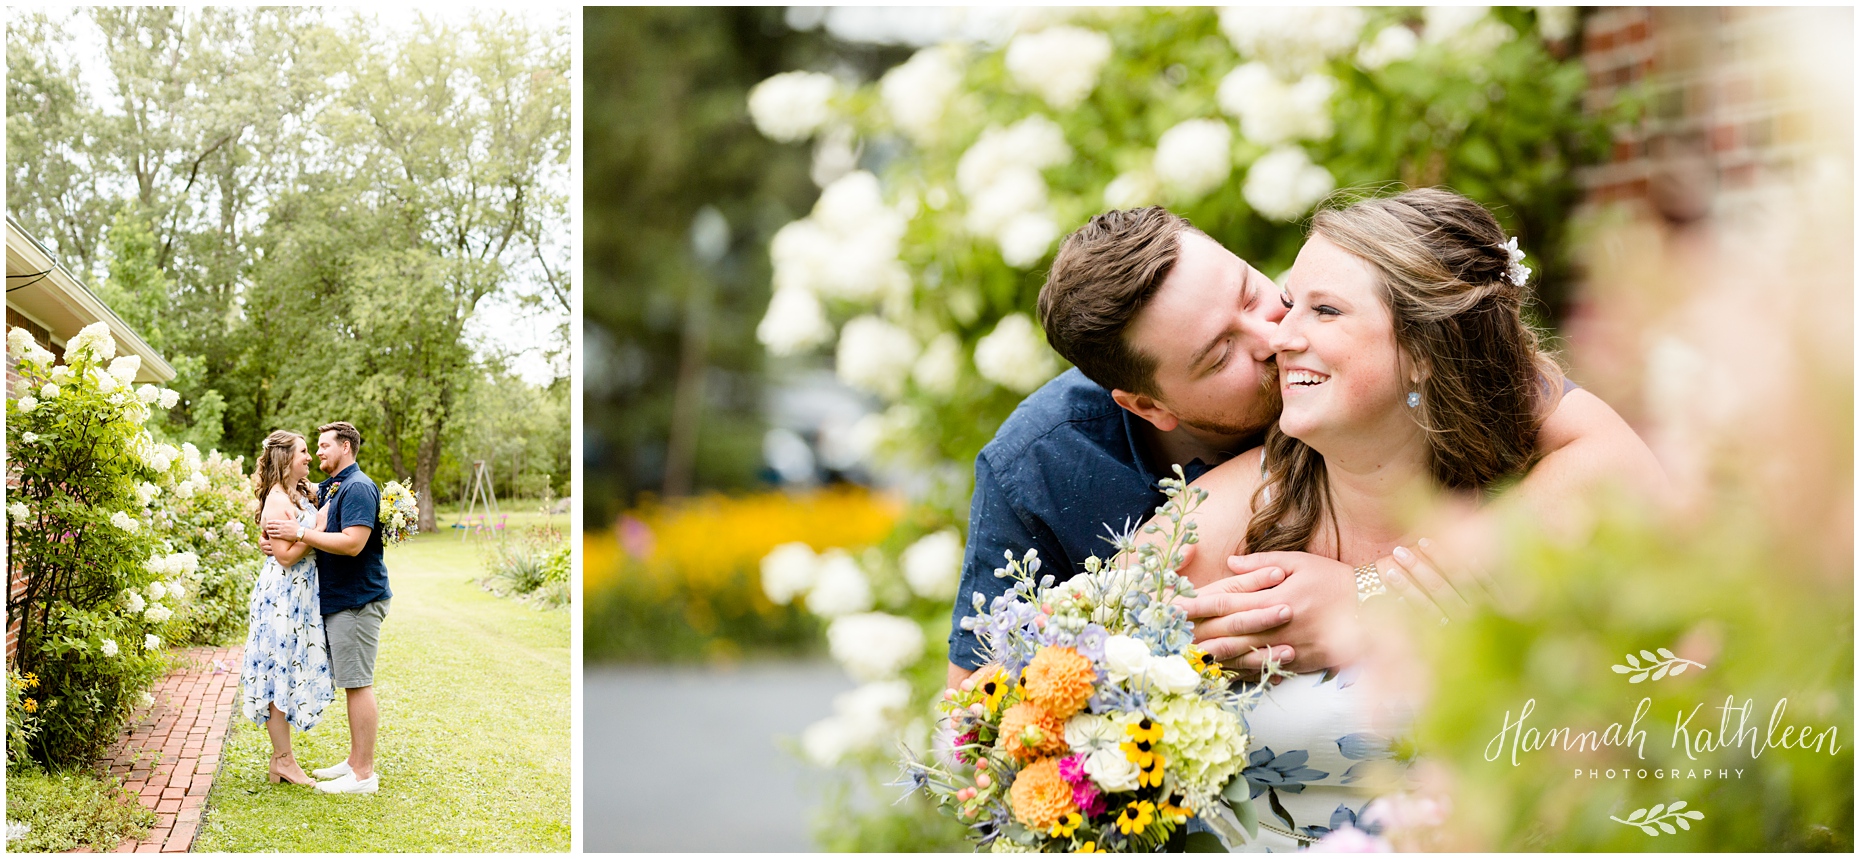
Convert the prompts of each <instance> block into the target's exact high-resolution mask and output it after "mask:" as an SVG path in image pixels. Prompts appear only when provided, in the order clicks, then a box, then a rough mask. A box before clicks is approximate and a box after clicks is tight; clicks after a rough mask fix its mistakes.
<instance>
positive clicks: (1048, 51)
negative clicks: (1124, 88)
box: [1005, 24, 1111, 111]
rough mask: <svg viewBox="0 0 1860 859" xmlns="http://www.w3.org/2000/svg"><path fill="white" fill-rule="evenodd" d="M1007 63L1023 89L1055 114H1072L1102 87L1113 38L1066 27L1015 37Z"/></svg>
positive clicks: (1011, 74)
mask: <svg viewBox="0 0 1860 859" xmlns="http://www.w3.org/2000/svg"><path fill="white" fill-rule="evenodd" d="M1005 59H1006V63H1007V70H1008V74H1009V75H1010V76H1012V77H1013V79H1014V82H1015V83H1016V84H1018V85H1020V87H1021V88H1022V89H1025V90H1028V91H1030V92H1033V93H1035V94H1037V95H1039V96H1040V98H1042V99H1045V100H1046V103H1047V104H1049V105H1051V106H1052V107H1053V109H1054V110H1062V111H1064V110H1071V109H1073V108H1075V107H1078V106H1079V103H1080V102H1083V101H1084V100H1085V97H1086V96H1088V95H1091V91H1092V90H1094V89H1096V88H1097V87H1098V75H1099V72H1101V71H1102V70H1103V69H1104V64H1105V63H1106V62H1107V61H1109V60H1110V59H1111V37H1109V36H1106V35H1105V34H1103V33H1100V32H1098V31H1097V30H1089V29H1086V28H1084V27H1075V26H1071V25H1065V24H1062V25H1059V26H1056V27H1048V28H1046V29H1044V30H1041V31H1039V32H1037V33H1022V34H1020V35H1017V36H1015V37H1014V39H1013V41H1010V42H1009V43H1008V48H1007V56H1006V58H1005Z"/></svg>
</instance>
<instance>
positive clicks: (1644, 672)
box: [1615, 647, 1705, 683]
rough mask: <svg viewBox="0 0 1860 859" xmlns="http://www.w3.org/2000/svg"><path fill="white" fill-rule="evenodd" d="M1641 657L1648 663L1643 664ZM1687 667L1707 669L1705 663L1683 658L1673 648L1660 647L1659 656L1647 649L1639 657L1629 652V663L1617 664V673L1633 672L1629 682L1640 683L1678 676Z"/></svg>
mask: <svg viewBox="0 0 1860 859" xmlns="http://www.w3.org/2000/svg"><path fill="white" fill-rule="evenodd" d="M1641 659H1645V660H1647V664H1645V665H1642V664H1641ZM1687 668H1697V669H1699V670H1700V671H1703V670H1705V666H1704V665H1703V664H1701V663H1697V662H1693V661H1692V660H1690V659H1681V658H1679V657H1677V656H1674V655H1673V652H1672V651H1671V650H1667V649H1666V648H1664V647H1662V648H1660V649H1659V655H1658V656H1656V655H1654V654H1652V653H1649V652H1648V651H1645V650H1643V651H1641V652H1640V656H1639V657H1636V656H1635V655H1634V654H1632V653H1630V654H1628V655H1627V664H1626V665H1616V666H1615V673H1616V674H1632V675H1634V676H1632V677H1629V678H1628V682H1629V683H1639V682H1641V681H1643V680H1647V679H1653V680H1660V679H1662V678H1666V677H1678V676H1679V675H1681V674H1684V673H1685V672H1686V669H1687ZM1648 675H1652V676H1651V678H1649V676H1648Z"/></svg>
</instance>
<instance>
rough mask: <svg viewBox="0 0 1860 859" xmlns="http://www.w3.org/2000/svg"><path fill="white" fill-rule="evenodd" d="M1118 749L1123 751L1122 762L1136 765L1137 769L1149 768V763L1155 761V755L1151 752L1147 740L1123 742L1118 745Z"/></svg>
mask: <svg viewBox="0 0 1860 859" xmlns="http://www.w3.org/2000/svg"><path fill="white" fill-rule="evenodd" d="M1118 748H1120V749H1122V750H1123V751H1124V760H1127V761H1130V762H1131V763H1133V764H1136V765H1137V766H1138V767H1139V768H1141V767H1147V766H1149V765H1150V762H1151V761H1153V760H1155V759H1156V753H1155V752H1154V751H1152V750H1151V748H1152V747H1151V745H1150V743H1149V741H1148V740H1143V741H1139V742H1134V743H1133V742H1125V743H1122V744H1120V745H1118Z"/></svg>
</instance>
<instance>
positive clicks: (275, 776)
mask: <svg viewBox="0 0 1860 859" xmlns="http://www.w3.org/2000/svg"><path fill="white" fill-rule="evenodd" d="M290 759H291V753H290V752H285V753H284V754H281V755H272V756H271V764H270V765H269V766H267V767H266V768H265V780H266V781H267V782H270V783H271V784H278V783H280V782H290V783H291V784H295V785H302V786H304V787H315V786H316V780H315V779H313V778H310V777H309V776H304V777H303V781H298V780H297V779H296V778H293V777H292V776H291V774H290V773H283V772H279V771H278V761H282V760H290ZM298 771H299V772H302V769H301V768H299V770H298Z"/></svg>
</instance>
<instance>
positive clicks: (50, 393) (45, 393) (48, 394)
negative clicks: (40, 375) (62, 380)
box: [39, 382, 58, 400]
mask: <svg viewBox="0 0 1860 859" xmlns="http://www.w3.org/2000/svg"><path fill="white" fill-rule="evenodd" d="M39 396H41V397H44V398H45V399H48V400H55V399H58V383H56V382H46V383H45V387H43V388H40V389H39Z"/></svg>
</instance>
